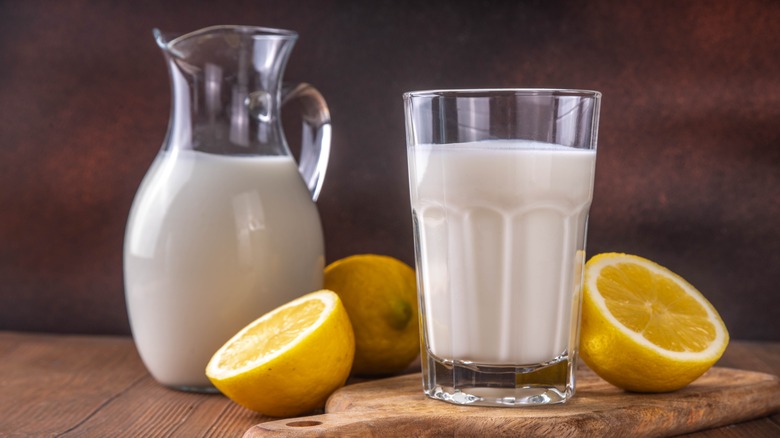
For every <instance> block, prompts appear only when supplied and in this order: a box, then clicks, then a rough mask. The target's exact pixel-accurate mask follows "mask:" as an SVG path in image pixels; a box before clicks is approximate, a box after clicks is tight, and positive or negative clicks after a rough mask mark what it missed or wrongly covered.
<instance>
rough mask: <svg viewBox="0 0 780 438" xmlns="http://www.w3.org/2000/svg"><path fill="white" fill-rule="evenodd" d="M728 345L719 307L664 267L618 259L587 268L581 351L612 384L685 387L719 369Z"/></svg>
mask: <svg viewBox="0 0 780 438" xmlns="http://www.w3.org/2000/svg"><path fill="white" fill-rule="evenodd" d="M728 341H729V335H728V331H727V330H726V326H725V325H724V324H723V321H722V320H721V318H720V316H719V315H718V312H717V311H716V310H715V308H714V307H713V306H712V304H710V303H709V301H707V299H706V298H704V296H702V294H701V293H700V292H699V291H697V290H696V289H695V288H694V287H693V286H691V285H690V284H689V283H688V282H687V281H685V280H684V279H682V278H681V277H680V276H678V275H677V274H675V273H673V272H671V271H670V270H668V269H666V268H664V267H663V266H660V265H658V264H656V263H654V262H652V261H650V260H647V259H644V258H642V257H638V256H634V255H627V254H618V253H607V254H599V255H597V256H595V257H593V258H591V259H590V260H589V261H588V263H587V264H586V265H585V282H584V294H583V302H582V326H581V333H580V353H581V356H582V359H583V360H584V361H585V363H586V364H587V365H588V366H589V367H590V368H591V369H592V370H593V371H595V372H596V374H598V375H599V376H600V377H602V378H603V379H604V380H606V381H607V382H610V383H612V384H613V385H615V386H618V387H620V388H623V389H626V390H629V391H636V392H667V391H674V390H677V389H680V388H682V387H684V386H686V385H688V384H689V383H691V382H693V381H694V380H696V379H697V378H698V377H699V376H701V375H702V374H704V372H705V371H707V370H708V369H709V368H710V367H712V365H714V364H715V362H717V360H718V359H719V358H720V357H721V355H722V354H723V351H724V350H725V349H726V345H727V344H728Z"/></svg>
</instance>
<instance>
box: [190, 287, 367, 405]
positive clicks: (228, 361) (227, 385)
mask: <svg viewBox="0 0 780 438" xmlns="http://www.w3.org/2000/svg"><path fill="white" fill-rule="evenodd" d="M354 354H355V339H354V335H353V332H352V326H351V325H350V322H349V317H348V316H347V312H346V310H345V309H344V306H343V305H342V303H341V300H340V299H339V297H338V296H337V295H336V294H335V293H333V292H332V291H328V290H321V291H317V292H312V293H310V294H308V295H304V296H302V297H300V298H298V299H296V300H293V301H291V302H289V303H287V304H285V305H283V306H281V307H279V308H277V309H275V310H272V311H271V312H269V313H267V314H265V315H263V316H262V317H260V318H259V319H257V320H255V321H254V322H252V323H251V324H249V325H248V326H246V327H245V328H243V329H242V330H241V331H240V332H238V333H237V334H236V335H235V336H233V338H231V339H230V340H229V341H228V342H227V343H225V345H224V346H222V348H220V349H219V351H217V352H216V353H215V354H214V356H213V357H212V358H211V361H209V363H208V365H207V367H206V375H207V376H208V378H209V380H211V382H212V383H213V384H214V386H216V387H217V389H219V390H220V391H221V392H222V393H223V394H225V395H226V396H227V397H229V398H230V399H231V400H233V401H235V402H236V403H238V404H240V405H242V406H244V407H246V408H249V409H252V410H254V411H257V412H260V413H262V414H265V415H270V416H274V417H290V416H295V415H299V414H302V413H305V412H309V411H311V410H313V409H316V408H319V407H322V406H324V404H325V401H326V399H327V398H328V396H329V395H330V394H331V393H333V391H335V390H336V389H338V388H340V387H341V386H343V385H344V383H345V382H346V380H347V377H348V376H349V371H350V368H351V367H352V359H353V357H354Z"/></svg>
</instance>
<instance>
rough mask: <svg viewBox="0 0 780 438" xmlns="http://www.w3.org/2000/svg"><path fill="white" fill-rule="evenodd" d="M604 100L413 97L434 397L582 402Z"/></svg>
mask: <svg viewBox="0 0 780 438" xmlns="http://www.w3.org/2000/svg"><path fill="white" fill-rule="evenodd" d="M600 99H601V94H600V93H598V92H595V91H580V90H547V89H489V90H434V91H419V92H410V93H405V94H404V104H405V114H406V130H407V137H406V139H407V153H408V160H409V186H410V192H411V205H412V218H413V222H414V238H415V256H416V264H417V275H418V290H419V300H420V310H421V333H422V367H423V390H424V392H425V393H426V394H427V395H428V396H429V397H432V398H436V399H440V400H444V401H448V402H450V403H455V404H463V405H479V406H522V405H536V404H547V403H560V402H565V401H566V400H568V399H569V398H571V397H572V396H573V395H574V387H575V384H574V372H575V367H576V362H577V346H578V342H579V319H580V308H581V304H580V303H581V300H580V288H581V284H582V267H583V263H584V260H585V234H586V228H587V220H588V211H589V209H590V204H591V200H592V197H593V178H594V171H595V167H596V142H597V141H596V139H597V131H598V114H599V103H600Z"/></svg>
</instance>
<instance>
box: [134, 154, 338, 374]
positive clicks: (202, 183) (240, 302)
mask: <svg viewBox="0 0 780 438" xmlns="http://www.w3.org/2000/svg"><path fill="white" fill-rule="evenodd" d="M174 154H175V156H174ZM195 176H196V177H195ZM136 199H137V200H138V202H136V203H135V204H134V205H133V208H132V210H131V214H130V219H129V222H128V229H127V235H126V245H125V255H124V263H125V272H126V277H125V282H126V284H125V287H126V290H127V293H126V296H127V306H128V313H129V316H130V323H131V326H132V329H133V336H134V337H135V338H136V345H137V346H138V348H139V352H140V355H141V357H142V359H143V360H144V362H145V363H146V365H147V368H148V369H149V370H150V372H151V373H152V374H153V375H154V377H155V378H156V379H157V380H159V381H160V382H162V383H164V384H166V385H169V386H174V387H193V386H210V383H209V381H208V379H207V378H206V376H205V371H204V370H205V368H206V364H207V363H208V361H209V359H210V358H211V356H212V355H213V354H214V353H215V352H216V351H217V349H219V347H221V346H222V344H223V343H224V342H226V341H227V340H228V339H230V337H231V336H233V335H234V334H236V333H237V332H238V331H239V330H240V329H241V328H243V327H244V326H245V325H246V324H248V323H249V322H251V321H253V320H255V319H256V318H258V317H260V316H262V315H263V314H264V313H266V312H268V311H270V310H272V309H274V308H276V307H278V306H280V305H282V304H284V303H286V302H288V301H291V300H292V299H294V298H296V297H298V296H300V295H302V294H305V293H307V292H311V291H314V290H317V289H320V288H321V287H322V269H323V265H324V256H323V251H324V244H323V239H322V229H321V226H320V223H319V215H318V213H317V209H316V207H315V205H314V203H313V202H311V196H310V193H309V190H308V189H307V188H306V186H305V184H304V182H303V180H302V179H301V177H300V174H299V173H298V169H297V165H296V163H295V161H294V160H293V159H292V158H291V157H289V156H257V157H254V156H240V157H232V156H222V155H212V154H207V153H202V152H194V151H188V150H174V151H171V152H164V153H162V154H161V155H160V156H159V157H158V158H157V160H156V161H155V163H154V164H153V165H152V168H151V169H150V171H149V173H148V175H147V177H146V178H145V179H144V181H143V183H142V185H141V188H140V189H139V194H138V196H137V197H136ZM182 309H184V310H185V311H182Z"/></svg>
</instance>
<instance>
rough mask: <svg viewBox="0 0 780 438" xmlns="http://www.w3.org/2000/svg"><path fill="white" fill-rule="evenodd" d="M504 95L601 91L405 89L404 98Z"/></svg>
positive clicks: (597, 95) (580, 94)
mask: <svg viewBox="0 0 780 438" xmlns="http://www.w3.org/2000/svg"><path fill="white" fill-rule="evenodd" d="M506 96H517V97H522V96H564V97H565V96H569V97H590V98H594V99H598V98H601V92H600V91H595V90H585V89H576V88H443V89H432V90H419V91H407V92H405V93H403V98H404V99H414V98H435V97H443V98H484V97H506Z"/></svg>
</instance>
